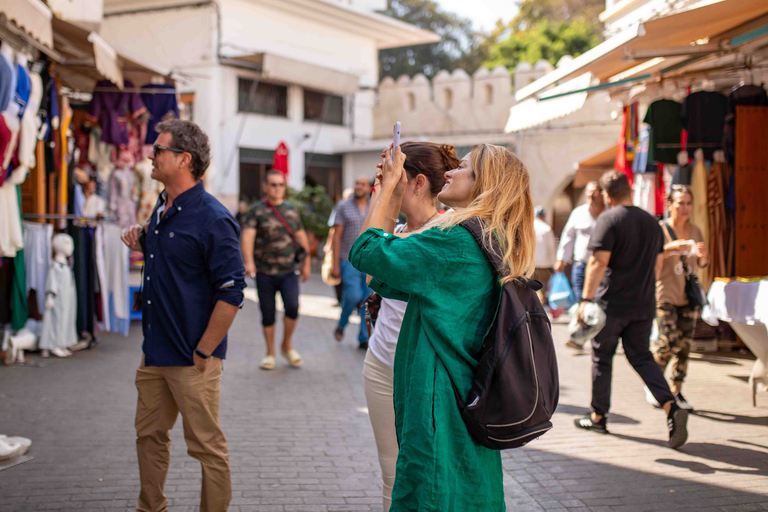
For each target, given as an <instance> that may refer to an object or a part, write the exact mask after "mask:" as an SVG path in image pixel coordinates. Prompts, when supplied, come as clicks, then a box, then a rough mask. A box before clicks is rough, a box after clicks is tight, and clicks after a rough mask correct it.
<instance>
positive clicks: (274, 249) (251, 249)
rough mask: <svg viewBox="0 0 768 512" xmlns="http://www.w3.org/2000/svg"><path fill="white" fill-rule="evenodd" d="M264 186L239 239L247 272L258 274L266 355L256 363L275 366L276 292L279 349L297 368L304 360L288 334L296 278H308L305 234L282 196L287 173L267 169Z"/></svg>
mask: <svg viewBox="0 0 768 512" xmlns="http://www.w3.org/2000/svg"><path fill="white" fill-rule="evenodd" d="M264 185H265V188H266V195H265V198H264V199H262V200H261V201H258V202H257V203H256V204H255V205H253V208H251V210H250V211H249V212H248V214H247V215H246V219H245V229H244V230H243V239H242V251H243V260H244V261H245V272H246V274H247V275H249V276H250V277H255V278H256V290H257V292H258V295H259V308H260V309H261V325H262V328H263V331H264V339H265V341H266V342H267V355H266V356H265V357H264V359H262V360H261V363H260V364H259V367H260V368H261V369H262V370H274V369H275V308H276V306H275V295H276V294H277V292H280V297H282V299H283V305H284V306H285V318H284V320H283V344H282V345H281V347H280V353H281V354H282V355H283V357H284V358H285V359H286V360H287V361H288V363H289V364H290V365H291V366H293V367H294V368H298V367H300V366H301V365H302V364H304V361H303V359H302V358H301V355H299V353H298V351H296V349H295V348H293V344H292V338H293V331H294V329H295V328H296V322H297V320H298V318H299V277H301V280H302V281H304V282H306V281H307V280H308V279H309V275H310V272H311V268H310V257H309V239H308V238H307V234H306V232H305V231H304V227H303V226H302V224H301V216H300V215H299V210H298V209H297V208H296V207H295V206H294V205H293V204H292V203H289V202H288V201H286V200H285V187H286V183H285V175H284V174H283V173H281V172H280V171H269V172H268V173H267V175H266V177H265V183H264ZM301 248H303V255H302V254H300V253H301V252H302V251H300V249H301Z"/></svg>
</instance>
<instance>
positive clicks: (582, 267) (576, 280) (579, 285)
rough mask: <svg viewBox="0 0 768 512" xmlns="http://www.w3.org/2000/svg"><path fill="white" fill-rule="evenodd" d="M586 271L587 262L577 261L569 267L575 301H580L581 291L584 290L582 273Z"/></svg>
mask: <svg viewBox="0 0 768 512" xmlns="http://www.w3.org/2000/svg"><path fill="white" fill-rule="evenodd" d="M586 272H587V264H586V263H581V262H579V261H577V262H576V263H574V264H573V267H571V285H572V286H573V294H574V295H575V296H576V302H577V303H578V302H581V292H583V291H584V275H585V274H586Z"/></svg>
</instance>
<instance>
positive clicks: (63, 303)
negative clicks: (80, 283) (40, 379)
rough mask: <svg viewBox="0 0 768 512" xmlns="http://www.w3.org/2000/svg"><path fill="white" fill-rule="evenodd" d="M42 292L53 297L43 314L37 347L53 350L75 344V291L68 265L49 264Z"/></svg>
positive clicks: (72, 276) (55, 262) (73, 278)
mask: <svg viewBox="0 0 768 512" xmlns="http://www.w3.org/2000/svg"><path fill="white" fill-rule="evenodd" d="M45 289H46V295H47V294H52V295H53V308H51V309H46V310H45V314H44V315H43V333H42V336H40V343H39V345H38V347H39V348H40V349H41V350H53V349H54V348H68V347H71V346H72V345H75V344H77V330H76V327H75V317H76V312H75V308H76V307H77V291H76V289H75V277H74V274H73V273H72V269H71V268H70V266H69V265H66V264H64V263H60V262H58V261H52V262H51V266H50V268H49V269H48V280H47V285H46V288H45Z"/></svg>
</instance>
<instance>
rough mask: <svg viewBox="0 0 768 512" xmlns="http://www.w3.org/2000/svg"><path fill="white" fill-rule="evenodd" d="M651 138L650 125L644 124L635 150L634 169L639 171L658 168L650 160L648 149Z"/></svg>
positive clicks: (650, 170)
mask: <svg viewBox="0 0 768 512" xmlns="http://www.w3.org/2000/svg"><path fill="white" fill-rule="evenodd" d="M650 140H651V129H650V127H648V126H643V127H642V128H641V129H640V137H639V141H638V145H637V149H636V150H635V158H634V160H633V161H632V171H633V172H634V173H635V174H637V173H643V172H652V171H654V170H655V169H656V166H654V165H653V163H652V162H653V161H652V160H649V156H648V151H649V145H650Z"/></svg>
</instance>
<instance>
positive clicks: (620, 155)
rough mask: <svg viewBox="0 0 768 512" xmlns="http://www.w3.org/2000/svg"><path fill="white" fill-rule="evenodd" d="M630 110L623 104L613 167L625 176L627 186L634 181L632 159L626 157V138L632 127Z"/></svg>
mask: <svg viewBox="0 0 768 512" xmlns="http://www.w3.org/2000/svg"><path fill="white" fill-rule="evenodd" d="M630 110H631V107H630V106H629V105H625V106H624V111H623V113H622V117H621V132H620V133H619V151H618V152H617V153H616V161H615V163H614V165H613V167H614V169H616V170H617V171H619V172H621V173H624V174H625V175H626V176H627V180H629V186H630V187H631V186H632V182H633V181H634V173H633V172H632V161H631V160H629V159H628V158H627V145H628V139H629V138H630V137H632V129H631V128H630V125H629V123H630V122H631V116H630ZM630 146H631V144H630Z"/></svg>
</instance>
